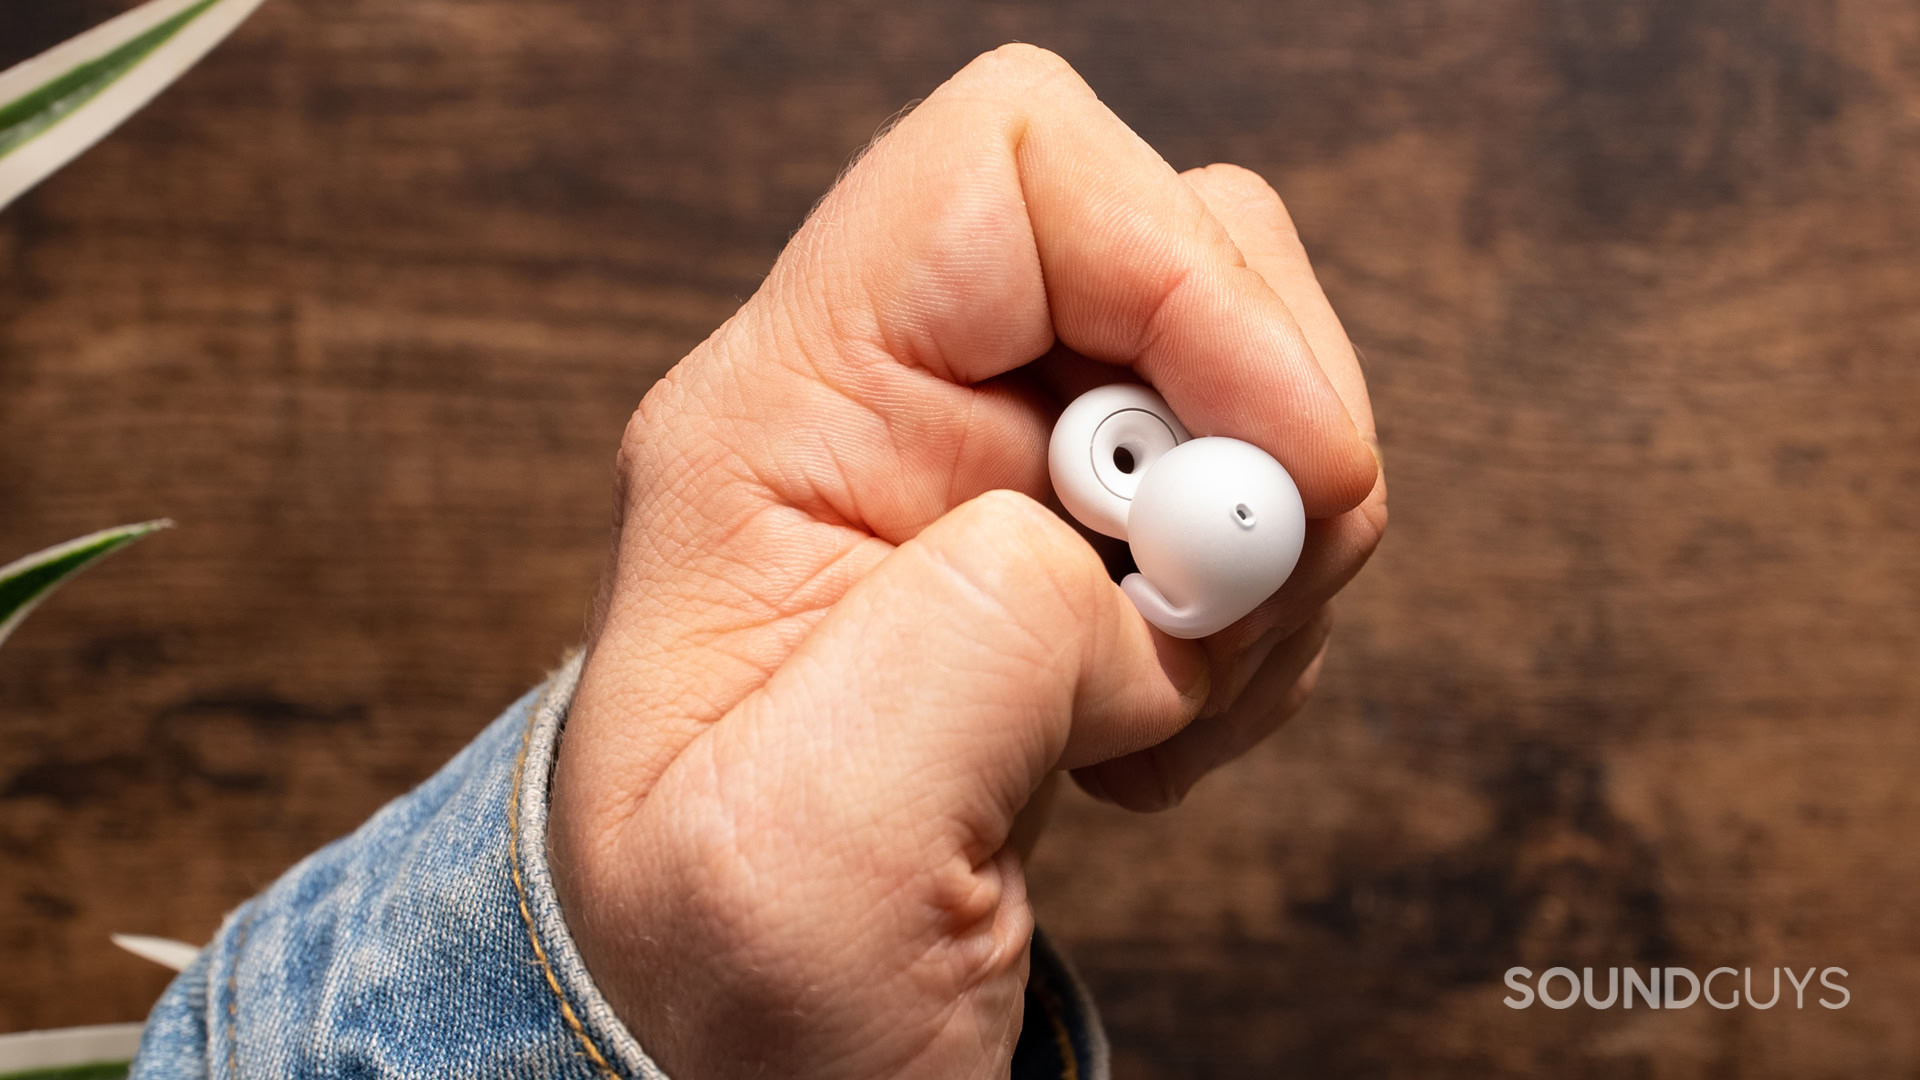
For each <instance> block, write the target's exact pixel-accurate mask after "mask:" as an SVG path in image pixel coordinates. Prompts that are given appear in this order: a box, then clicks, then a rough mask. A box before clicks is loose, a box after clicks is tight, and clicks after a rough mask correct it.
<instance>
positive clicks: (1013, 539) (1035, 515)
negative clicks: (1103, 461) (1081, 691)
mask: <svg viewBox="0 0 1920 1080" xmlns="http://www.w3.org/2000/svg"><path fill="white" fill-rule="evenodd" d="M931 540H932V543H933V544H934V546H935V547H936V548H937V550H938V554H939V557H940V558H941V559H942V561H943V562H945V563H947V564H948V566H949V567H951V568H952V569H953V570H954V571H956V572H958V573H960V574H961V575H962V576H964V577H965V578H967V579H968V581H969V582H970V583H971V584H972V585H973V586H974V587H975V588H977V589H979V590H980V591H981V592H983V593H985V594H987V595H989V596H992V597H994V598H995V600H996V602H998V603H999V604H1000V605H1001V606H1002V607H1003V608H1004V609H1005V613H1006V614H1008V615H1009V617H1012V616H1014V615H1015V614H1017V615H1018V617H1019V621H1020V622H1021V623H1022V625H1027V626H1029V627H1030V628H1031V629H1032V630H1033V632H1034V633H1035V635H1036V636H1039V637H1045V636H1047V634H1048V633H1049V632H1050V628H1055V627H1057V626H1058V625H1060V624H1061V623H1062V621H1063V620H1073V621H1080V620H1084V619H1086V618H1087V617H1088V616H1089V615H1090V614H1091V613H1092V612H1093V610H1094V609H1095V608H1096V607H1097V605H1098V604H1099V602H1100V597H1099V596H1098V595H1097V590H1099V589H1111V582H1110V581H1109V579H1108V578H1107V575H1106V569H1105V567H1104V566H1103V565H1102V564H1101V562H1100V557H1099V555H1098V554H1097V553H1095V552H1094V550H1093V547H1092V546H1091V545H1089V544H1088V543H1087V542H1086V541H1085V540H1083V539H1081V537H1080V535H1079V534H1078V533H1076V532H1074V531H1073V528H1072V527H1071V526H1069V525H1068V524H1067V523H1066V522H1065V521H1062V520H1061V519H1060V516H1059V515H1057V514H1055V513H1053V512H1052V511H1051V510H1048V509H1047V508H1046V507H1045V506H1042V505H1041V504H1040V503H1038V502H1036V501H1034V500H1033V499H1032V498H1031V497H1029V496H1027V495H1025V494H1022V493H1020V492H1017V491H1009V490H995V491H989V492H986V493H984V494H981V495H978V496H975V497H974V498H973V499H971V500H969V501H968V502H966V503H964V504H962V505H961V506H960V507H959V508H958V509H956V510H955V511H954V512H953V513H952V514H950V515H949V516H948V518H947V519H944V520H943V522H942V523H941V526H940V527H939V533H938V534H937V535H936V536H934V537H932V538H931ZM1050 601H1051V602H1050Z"/></svg>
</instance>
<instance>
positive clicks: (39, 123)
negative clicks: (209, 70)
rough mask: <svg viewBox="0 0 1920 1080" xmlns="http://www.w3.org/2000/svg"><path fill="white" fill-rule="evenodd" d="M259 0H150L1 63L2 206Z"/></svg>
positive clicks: (128, 112) (182, 68) (122, 115)
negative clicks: (64, 39) (70, 36)
mask: <svg viewBox="0 0 1920 1080" xmlns="http://www.w3.org/2000/svg"><path fill="white" fill-rule="evenodd" d="M260 3H261V0H148V2H147V3H145V4H142V5H140V6H139V7H137V8H134V9H133V10H132V11H129V12H126V13H125V14H123V15H120V16H117V17H115V18H112V19H109V20H107V21H106V22H104V23H101V24H100V25H99V26H96V27H94V28H93V29H92V30H89V31H87V32H86V33H84V34H81V35H80V36H79V37H76V38H73V39H72V40H70V41H67V42H65V43H63V44H60V45H56V46H54V47H53V48H51V49H49V50H47V51H46V52H44V53H41V54H40V55H39V56H36V57H34V58H33V59H31V60H26V61H23V62H21V63H19V64H16V65H14V66H13V67H11V68H9V69H7V70H6V71H5V72H0V207H4V206H6V205H7V204H8V203H10V202H12V201H13V200H14V198H15V197H17V196H18V195H20V193H22V192H24V191H26V190H27V189H28V188H31V187H33V185H35V184H37V183H39V182H40V181H41V180H43V179H45V178H46V176H47V175H48V174H49V173H52V172H53V171H54V170H55V169H58V168H59V167H60V166H62V165H65V164H66V163H67V162H69V161H71V160H73V159H74V158H75V157H77V156H78V155H79V154H80V153H81V152H82V151H84V150H85V149H86V148H87V147H89V146H92V145H93V144H94V143H96V142H98V141H99V140H100V139H101V138H102V137H103V136H105V135H106V134H107V132H109V131H112V130H113V129H114V128H116V127H118V126H119V125H120V122H121V121H123V120H125V119H126V118H127V117H129V116H132V115H133V114H134V113H135V112H137V111H139V109H140V107H141V106H143V105H145V104H146V103H147V102H148V101H151V100H152V99H153V96H154V95H155V94H158V93H159V92H160V91H162V90H164V89H166V87H167V85H168V84H169V83H171V82H173V80H175V79H177V78H179V77H180V76H181V75H182V74H183V73H185V72H186V70H187V69H188V68H190V67H192V66H193V65H194V64H195V63H196V62H198V61H199V59H200V58H201V57H202V56H205V55H206V54H207V51H208V50H209V49H212V48H213V47H214V46H215V45H217V44H219V43H220V41H221V39H222V38H225V37H226V36H227V35H228V34H230V33H232V32H233V29H234V28H235V27H237V26H239V25H240V23H241V21H242V20H244V19H245V18H246V17H247V16H248V15H250V14H252V13H253V10H254V9H255V8H257V7H259V6H260Z"/></svg>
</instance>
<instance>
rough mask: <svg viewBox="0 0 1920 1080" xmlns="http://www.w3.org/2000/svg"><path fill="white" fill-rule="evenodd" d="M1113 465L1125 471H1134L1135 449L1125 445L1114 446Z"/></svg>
mask: <svg viewBox="0 0 1920 1080" xmlns="http://www.w3.org/2000/svg"><path fill="white" fill-rule="evenodd" d="M1113 467H1114V468H1116V469H1119V470H1120V471H1121V472H1123V473H1131V472H1133V451H1131V450H1129V449H1127V448H1126V447H1124V446H1116V447H1114V448H1113Z"/></svg>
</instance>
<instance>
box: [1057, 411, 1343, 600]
mask: <svg viewBox="0 0 1920 1080" xmlns="http://www.w3.org/2000/svg"><path fill="white" fill-rule="evenodd" d="M1047 468H1048V471H1049V472H1051V473H1052V476H1053V489H1054V491H1056V492H1057V493H1059V495H1060V503H1061V505H1063V506H1065V507H1066V508H1067V512H1068V513H1069V514H1072V515H1073V516H1074V517H1075V518H1078V519H1079V520H1080V522H1081V523H1082V524H1084V525H1086V526H1087V527H1088V528H1090V529H1093V530H1094V531H1096V532H1100V533H1105V534H1106V535H1108V536H1113V537H1118V538H1119V539H1121V540H1125V541H1126V542H1127V544H1128V546H1129V547H1130V548H1132V550H1133V561H1134V564H1135V565H1137V566H1138V567H1139V568H1140V572H1139V573H1137V574H1128V575H1127V577H1126V580H1124V581H1122V582H1121V583H1120V587H1121V588H1122V589H1124V590H1125V591H1126V594H1127V596H1128V598H1129V599H1131V600H1132V601H1133V606H1134V607H1136V608H1138V609H1140V614H1141V615H1143V616H1145V617H1146V619H1147V621H1148V622H1150V623H1152V624H1154V625H1155V626H1157V627H1159V628H1160V629H1162V630H1165V631H1166V632H1167V633H1169V634H1172V635H1173V636H1174V637H1181V638H1198V637H1206V636H1207V635H1208V634H1212V633H1215V632H1217V631H1220V630H1224V629H1225V628H1226V627H1227V626H1229V625H1230V624H1232V623H1233V622H1234V621H1235V620H1237V619H1239V618H1240V617H1241V616H1242V615H1245V614H1246V613H1247V612H1249V611H1252V610H1253V609H1254V608H1255V607H1257V606H1259V604H1260V601H1262V600H1265V599H1266V598H1267V597H1268V596H1271V595H1272V594H1273V592H1274V591H1275V590H1277V589H1279V588H1280V585H1281V583H1282V582H1284V581H1286V580H1287V575H1288V574H1291V573H1293V566H1294V564H1295V563H1296V562H1299V561H1300V545H1301V543H1302V542H1303V541H1304V540H1305V539H1306V530H1307V515H1306V511H1305V510H1304V509H1303V508H1302V507H1301V505H1300V490H1299V488H1297V487H1295V486H1294V483H1293V477H1291V476H1289V475H1287V470H1286V469H1285V468H1283V467H1281V465H1280V463H1279V462H1277V461H1275V460H1274V459H1273V458H1272V457H1271V456H1270V455H1268V454H1267V452H1266V451H1264V450H1262V449H1260V448H1259V447H1257V446H1254V445H1253V444H1252V443H1245V442H1241V441H1240V440H1239V439H1228V438H1221V437H1217V436H1216V437H1208V438H1202V439H1195V438H1192V437H1190V436H1189V435H1188V434H1187V429H1186V428H1184V427H1182V426H1181V424H1180V420H1179V419H1178V418H1177V417H1175V416H1174V415H1173V410H1172V409H1170V408H1168V407H1167V403H1166V401H1165V399H1163V398H1161V396H1160V395H1159V394H1156V393H1154V392H1153V390H1152V389H1150V388H1148V387H1145V386H1140V385H1138V384H1135V383H1114V384H1113V385H1111V386H1102V387H1099V388H1098V389H1094V390H1089V391H1088V392H1086V393H1084V394H1082V395H1080V396H1079V397H1078V398H1076V399H1075V400H1074V402H1073V404H1071V405H1069V406H1067V409H1066V411H1065V412H1063V413H1061V414H1060V419H1059V421H1058V422H1056V423H1055V424H1054V426H1053V439H1052V442H1051V443H1050V444H1049V445H1048V447H1047Z"/></svg>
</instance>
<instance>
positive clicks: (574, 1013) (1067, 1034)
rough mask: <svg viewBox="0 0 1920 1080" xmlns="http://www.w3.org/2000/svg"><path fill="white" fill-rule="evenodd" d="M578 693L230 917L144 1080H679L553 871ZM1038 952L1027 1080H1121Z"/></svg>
mask: <svg viewBox="0 0 1920 1080" xmlns="http://www.w3.org/2000/svg"><path fill="white" fill-rule="evenodd" d="M579 673H580V661H579V658H578V657H576V658H574V659H573V660H572V661H571V662H569V663H568V664H567V665H565V666H564V667H563V668H562V669H561V670H560V671H559V672H558V673H556V674H555V675H554V676H553V677H552V678H551V679H550V680H549V681H548V682H547V683H546V685H545V686H543V687H541V688H539V689H536V690H534V691H532V692H530V693H529V694H527V696H525V697H523V698H522V699H520V700H519V701H517V702H515V703H514V704H513V705H512V706H510V707H509V708H508V709H507V711H506V712H505V713H503V714H501V716H500V717H499V719H497V720H495V721H494V722H493V723H492V724H491V725H490V726H488V728H487V729H486V730H485V731H484V732H482V733H481V735H480V737H479V738H477V739H475V740H474V741H473V743H472V744H470V745H469V746H468V747H467V748H466V749H465V750H462V751H461V752H460V754H459V755H458V756H456V757H455V758H454V759H453V760H452V761H451V762H449V763H448V764H447V765H446V766H445V767H444V768H442V769H441V770H440V771H439V773H437V774H435V775H434V776H433V778H432V779H430V780H428V781H427V782H426V783H424V784H422V785H420V786H419V787H418V788H416V789H414V790H413V791H412V792H410V793H408V794H406V795H404V796H402V797H400V798H399V799H396V800H394V801H393V802H391V803H389V804H388V805H387V806H386V807H384V808H383V809H381V810H380V812H379V813H377V814H375V815H374V816H373V817H372V818H371V819H369V820H368V821H367V822H366V824H364V825H362V826H361V827H360V828H359V830H358V831H356V832H354V833H353V834H352V835H350V836H347V837H344V838H342V839H340V840H336V841H334V842H333V843H332V844H329V845H327V846H326V847H324V848H321V849H320V850H319V851H317V852H315V853H313V854H312V855H309V856H308V857H307V858H306V859H304V860H302V861H301V862H300V863H299V864H298V865H296V866H295V867H294V868H293V869H291V870H289V871H287V873H286V874H285V875H284V876H282V877H281V878H280V880H279V881H277V882H275V883H274V884H273V885H272V886H271V887H270V888H268V889H267V890H266V891H265V892H263V893H261V894H260V895H259V896H257V897H255V898H253V899H252V900H250V901H248V902H247V903H245V904H243V905H241V906H240V907H239V908H238V909H237V910H235V911H234V912H233V913H232V914H230V915H229V916H227V919H226V922H225V923H224V924H223V925H222V926H221V928H220V932H219V933H218V935H216V936H215V938H214V940H213V941H212V943H211V944H209V945H208V946H207V947H206V948H205V949H204V950H202V951H201V954H200V957H199V959H198V960H197V961H196V962H195V963H194V964H193V965H192V966H191V967H189V968H188V969H187V970H186V971H184V972H182V973H181V975H180V977H179V978H178V979H176V980H175V981H174V982H173V985H171V986H170V987H168V989H167V992H166V994H165V995H164V996H162V997H161V999H160V1001H159V1003H158V1004H156V1005H155V1006H154V1009H153V1013H152V1015H151V1016H150V1017H149V1018H148V1020H147V1029H146V1034H145V1036H144V1038H143V1040H142V1042H141V1046H140V1053H139V1056H138V1058H137V1059H136V1060H135V1062H134V1066H133V1072H132V1076H133V1077H134V1078H135V1080H173V1078H180V1077H223V1078H231V1077H243V1076H244V1077H356V1078H360V1077H364V1078H387V1077H396V1078H397V1077H424V1076H436V1077H438V1076H471V1077H566V1078H576V1077H577V1078H582V1080H588V1078H605V1077H622V1078H629V1080H664V1074H663V1073H662V1072H661V1071H660V1070H659V1069H658V1068H657V1067H656V1066H655V1065H654V1064H653V1062H652V1060H651V1059H649V1058H648V1057H647V1055H646V1052H645V1051H644V1050H643V1049H642V1048H641V1047H640V1045H639V1043H637V1042H636V1041H635V1040H634V1038H633V1035H632V1034H631V1033H630V1032H628V1031H627V1029H626V1027H625V1026H624V1025H622V1024H621V1022H620V1020H619V1019H618V1018H617V1017H615V1016H614V1014H613V1010H612V1009H611V1008H610V1007H609V1006H608V1004H607V1002H606V999H605V998H604V997H602V996H601V994H600V991H599V989H598V988H597V987H595V986H594V984H593V980H592V979H591V978H590V977H589V976H588V974H587V970H586V966H585V964H584V963H583V962H582V961H581V959H580V954H579V952H578V950H577V949H576V948H575V947H574V942H573V938H572V936H571V935H570V934H569V933H568V930H567V924H566V919H565V916H564V915H563V914H562V912H561V910H560V904H559V901H558V899H557V898H556V897H555V895H554V890H553V879H552V877H551V875H550V874H549V872H548V869H547V860H546V828H547V787H548V781H549V778H550V777H551V775H552V769H553V762H554V754H555V750H556V748H557V747H558V746H559V741H560V737H561V733H562V729H563V728H564V726H565V723H566V712H567V706H568V704H569V703H570V702H571V700H572V696H573V689H574V686H575V684H576V682H577V681H578V678H579ZM1033 944H1034V947H1033V964H1032V974H1031V976H1030V978H1029V983H1028V988H1027V998H1026V1020H1025V1026H1024V1028H1023V1030H1022V1033H1021V1036H1020V1043H1019V1047H1018V1049H1017V1050H1016V1052H1015V1057H1014V1068H1013V1071H1012V1075H1013V1078H1014V1080H1040V1078H1047V1080H1056V1078H1073V1080H1080V1078H1094V1080H1104V1077H1105V1076H1106V1075H1107V1057H1108V1055H1107V1046H1106V1038H1105V1035H1104V1033H1103V1032H1102V1031H1101V1029H1100V1025H1099V1021H1098V1018H1097V1016H1096V1015H1095V1013H1094V1012H1093V1010H1092V1006H1091V1003H1090V1002H1089V1000H1088V998H1087V995H1086V992H1085V990H1084V988H1083V987H1082V986H1081V984H1080V982H1079V981H1078V979H1077V978H1076V977H1075V976H1074V974H1073V972H1072V971H1071V969H1069V968H1068V967H1067V965H1066V963H1065V961H1064V960H1063V959H1062V958H1061V957H1060V956H1059V954H1058V953H1057V952H1056V951H1055V950H1054V949H1053V948H1052V947H1051V946H1050V945H1049V944H1048V943H1047V941H1046V939H1045V938H1044V937H1043V936H1041V935H1039V934H1036V935H1035V937H1034V943H1033Z"/></svg>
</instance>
